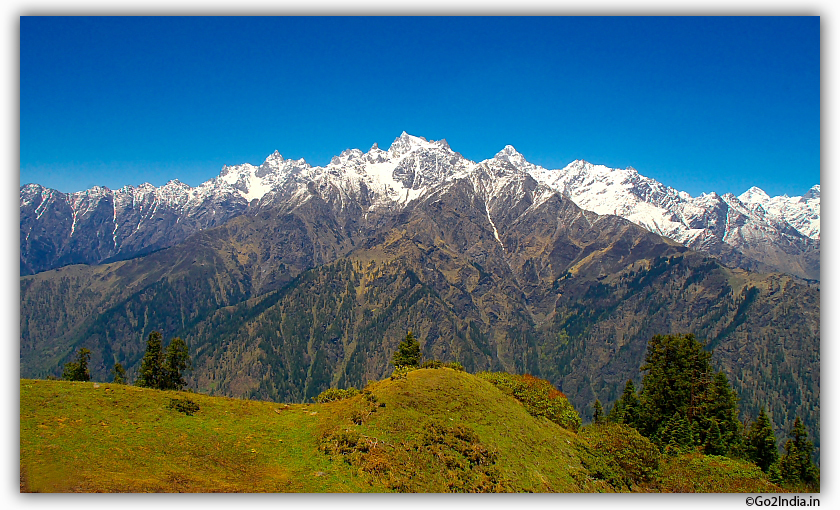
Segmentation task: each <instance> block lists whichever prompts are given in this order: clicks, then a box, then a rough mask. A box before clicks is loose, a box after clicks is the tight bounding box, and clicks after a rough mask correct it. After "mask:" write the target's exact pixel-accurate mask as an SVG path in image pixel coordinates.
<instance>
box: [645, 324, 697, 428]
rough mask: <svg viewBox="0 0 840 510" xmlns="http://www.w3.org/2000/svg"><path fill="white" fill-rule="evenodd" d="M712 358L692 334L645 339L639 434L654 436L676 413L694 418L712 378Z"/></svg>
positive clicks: (687, 417) (690, 419) (689, 419)
mask: <svg viewBox="0 0 840 510" xmlns="http://www.w3.org/2000/svg"><path fill="white" fill-rule="evenodd" d="M711 358H712V353H710V352H706V351H705V350H703V344H702V343H700V342H698V341H697V340H695V338H694V335H692V334H688V335H656V336H654V337H653V338H652V339H651V340H650V342H648V351H647V355H646V356H645V363H644V365H642V367H641V370H642V371H643V372H646V373H645V375H644V376H643V378H642V392H641V395H640V396H639V406H640V413H639V421H640V423H639V429H640V431H641V432H642V435H645V436H647V437H651V438H652V437H655V436H657V435H658V432H659V430H660V429H661V428H662V427H663V426H664V424H665V423H667V421H668V420H669V419H670V418H671V417H672V416H674V415H675V414H677V413H679V414H681V415H683V416H684V417H685V418H686V419H687V420H688V421H689V422H692V421H693V420H694V417H695V416H696V415H697V414H699V408H700V407H701V404H702V402H703V400H704V395H705V393H706V390H707V388H708V384H709V381H710V378H711V377H710V375H711V371H712V370H711V364H710V360H711Z"/></svg>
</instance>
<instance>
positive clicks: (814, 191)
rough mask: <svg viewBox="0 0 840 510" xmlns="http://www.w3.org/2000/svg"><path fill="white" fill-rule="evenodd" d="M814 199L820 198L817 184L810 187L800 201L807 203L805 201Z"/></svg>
mask: <svg viewBox="0 0 840 510" xmlns="http://www.w3.org/2000/svg"><path fill="white" fill-rule="evenodd" d="M814 198H816V199H819V198H820V185H819V184H815V185H814V186H811V189H809V190H808V192H807V193H805V194H804V195H802V199H801V200H802V201H807V200H811V199H814Z"/></svg>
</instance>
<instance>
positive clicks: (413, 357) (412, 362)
mask: <svg viewBox="0 0 840 510" xmlns="http://www.w3.org/2000/svg"><path fill="white" fill-rule="evenodd" d="M420 357H421V355H420V344H419V343H418V342H417V340H415V338H414V334H412V333H411V331H409V332H408V334H407V335H406V336H405V340H403V341H402V342H400V345H399V347H397V351H396V352H395V353H394V357H393V358H392V359H391V364H392V365H394V366H395V367H418V366H420Z"/></svg>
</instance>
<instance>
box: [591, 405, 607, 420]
mask: <svg viewBox="0 0 840 510" xmlns="http://www.w3.org/2000/svg"><path fill="white" fill-rule="evenodd" d="M592 422H593V423H597V424H601V423H604V408H603V406H601V401H600V400H598V399H596V400H595V405H593V406H592Z"/></svg>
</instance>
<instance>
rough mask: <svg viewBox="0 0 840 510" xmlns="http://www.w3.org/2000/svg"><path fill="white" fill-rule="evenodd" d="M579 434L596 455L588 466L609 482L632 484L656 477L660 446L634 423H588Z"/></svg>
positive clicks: (629, 486)
mask: <svg viewBox="0 0 840 510" xmlns="http://www.w3.org/2000/svg"><path fill="white" fill-rule="evenodd" d="M580 438H581V439H583V440H584V441H586V442H587V443H588V444H589V446H591V450H590V453H591V454H592V455H593V456H594V457H595V458H594V459H592V460H591V461H590V464H592V465H591V466H587V467H589V468H590V470H592V468H595V469H594V470H595V471H601V474H602V475H605V476H603V478H604V479H605V480H607V481H608V482H610V483H611V484H615V483H616V481H620V483H621V485H624V486H626V487H627V488H632V486H633V485H635V484H639V483H643V482H649V481H651V480H653V479H654V478H655V476H656V473H657V470H658V469H659V463H660V460H661V455H660V453H659V449H658V448H657V447H656V445H655V444H653V443H652V442H651V441H650V440H649V439H648V438H646V437H644V436H642V435H641V434H639V431H638V430H636V429H634V428H633V427H629V426H627V425H624V424H621V423H602V424H597V425H590V426H588V427H584V428H583V429H581V431H580ZM617 488H623V487H617Z"/></svg>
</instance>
